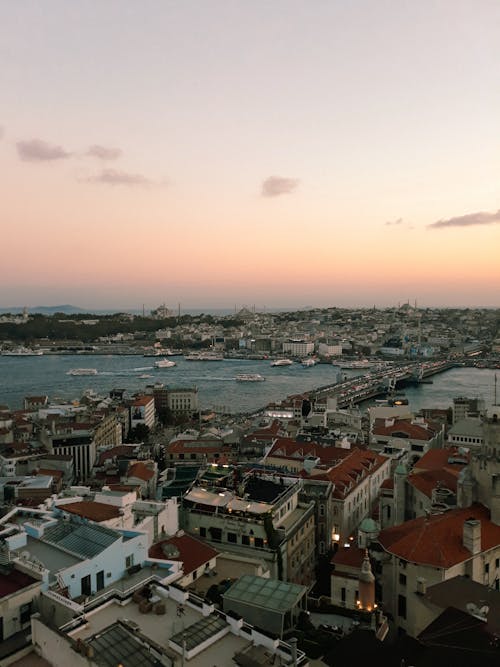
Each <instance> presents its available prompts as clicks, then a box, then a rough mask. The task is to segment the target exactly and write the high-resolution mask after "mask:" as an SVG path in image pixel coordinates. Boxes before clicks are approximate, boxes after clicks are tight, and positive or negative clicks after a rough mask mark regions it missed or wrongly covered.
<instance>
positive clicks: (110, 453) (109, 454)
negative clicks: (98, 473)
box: [98, 445, 137, 466]
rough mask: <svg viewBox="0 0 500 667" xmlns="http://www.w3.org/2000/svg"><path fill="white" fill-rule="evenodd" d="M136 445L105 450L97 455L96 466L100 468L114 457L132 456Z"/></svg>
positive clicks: (118, 446)
mask: <svg viewBox="0 0 500 667" xmlns="http://www.w3.org/2000/svg"><path fill="white" fill-rule="evenodd" d="M136 447H137V445H117V446H116V447H112V448H111V449H107V450H106V451H105V452H101V454H99V459H98V465H100V466H102V465H104V464H105V463H106V461H109V460H111V459H113V458H114V457H115V456H132V457H133V456H134V449H135V448H136Z"/></svg>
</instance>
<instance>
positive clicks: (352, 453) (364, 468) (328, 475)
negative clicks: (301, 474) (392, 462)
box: [311, 449, 388, 499]
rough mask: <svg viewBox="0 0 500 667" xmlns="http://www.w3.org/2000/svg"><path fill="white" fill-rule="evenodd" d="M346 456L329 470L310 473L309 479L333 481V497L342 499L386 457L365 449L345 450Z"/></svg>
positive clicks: (381, 463) (379, 465)
mask: <svg viewBox="0 0 500 667" xmlns="http://www.w3.org/2000/svg"><path fill="white" fill-rule="evenodd" d="M347 451H348V454H349V455H348V456H347V457H346V458H344V459H343V461H341V462H340V463H339V464H338V465H336V466H333V467H332V468H330V469H329V470H327V471H325V472H323V473H320V474H314V475H311V479H323V480H325V481H329V482H333V483H334V485H335V489H334V492H333V496H334V498H339V499H343V498H345V497H346V496H347V495H348V494H349V493H351V492H352V491H353V490H354V489H355V488H356V487H357V486H358V484H359V483H360V482H362V481H363V480H364V479H365V478H366V477H367V476H368V475H369V474H372V473H373V472H375V470H378V468H380V467H381V466H382V465H383V464H384V463H385V462H386V461H387V460H388V459H387V457H386V456H382V455H381V454H377V453H376V452H372V451H370V450H366V449H351V450H347Z"/></svg>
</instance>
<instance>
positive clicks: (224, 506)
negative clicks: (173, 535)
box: [181, 472, 315, 586]
mask: <svg viewBox="0 0 500 667" xmlns="http://www.w3.org/2000/svg"><path fill="white" fill-rule="evenodd" d="M300 490H301V481H300V480H297V479H294V478H285V477H283V476H282V477H278V476H273V475H266V474H261V473H260V472H259V473H255V474H254V473H252V474H251V475H249V476H247V478H246V479H245V480H244V481H243V482H242V484H241V485H240V486H239V489H238V493H234V492H233V491H230V490H227V489H226V490H223V489H221V490H220V492H219V493H214V492H211V491H209V490H206V489H203V488H201V487H194V488H192V489H191V490H190V491H189V492H188V493H187V494H186V495H185V496H184V498H183V500H182V514H181V525H182V526H183V528H184V529H185V530H186V531H188V532H190V533H192V534H193V535H194V536H196V537H200V538H203V539H204V540H206V541H207V542H209V543H210V544H212V546H214V547H216V548H217V549H219V550H224V551H229V552H234V553H236V554H239V555H242V556H249V557H251V558H255V557H256V555H257V554H258V557H259V558H260V559H261V560H263V561H264V562H265V563H266V565H267V567H268V569H269V570H270V572H271V576H272V577H275V578H278V579H283V580H286V581H292V582H295V583H299V584H304V585H307V586H309V585H311V584H312V583H313V581H314V564H315V535H314V532H315V526H314V503H313V502H308V503H304V502H301V501H300V500H299V493H300Z"/></svg>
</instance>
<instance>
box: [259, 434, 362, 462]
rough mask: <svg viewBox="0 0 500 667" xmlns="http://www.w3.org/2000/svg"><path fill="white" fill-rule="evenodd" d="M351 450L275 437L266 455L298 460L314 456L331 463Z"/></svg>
mask: <svg viewBox="0 0 500 667" xmlns="http://www.w3.org/2000/svg"><path fill="white" fill-rule="evenodd" d="M352 451H353V450H351V449H345V448H343V447H332V446H326V447H325V446H322V445H318V444H317V443H314V442H298V441H297V440H293V439H292V438H276V442H275V443H274V445H273V446H272V448H271V450H270V451H269V454H268V457H273V458H276V457H280V458H285V459H286V458H291V459H295V460H299V461H300V460H303V459H305V458H307V457H311V456H314V457H317V458H319V459H320V461H321V463H322V464H324V465H329V464H330V465H331V464H333V463H339V462H340V461H342V460H343V459H345V458H346V457H348V456H349V455H350V454H351V452H352Z"/></svg>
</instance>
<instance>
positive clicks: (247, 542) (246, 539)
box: [241, 535, 250, 546]
mask: <svg viewBox="0 0 500 667" xmlns="http://www.w3.org/2000/svg"><path fill="white" fill-rule="evenodd" d="M241 543H242V544H245V545H246V546H249V545H250V538H249V536H248V535H242V536H241Z"/></svg>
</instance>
